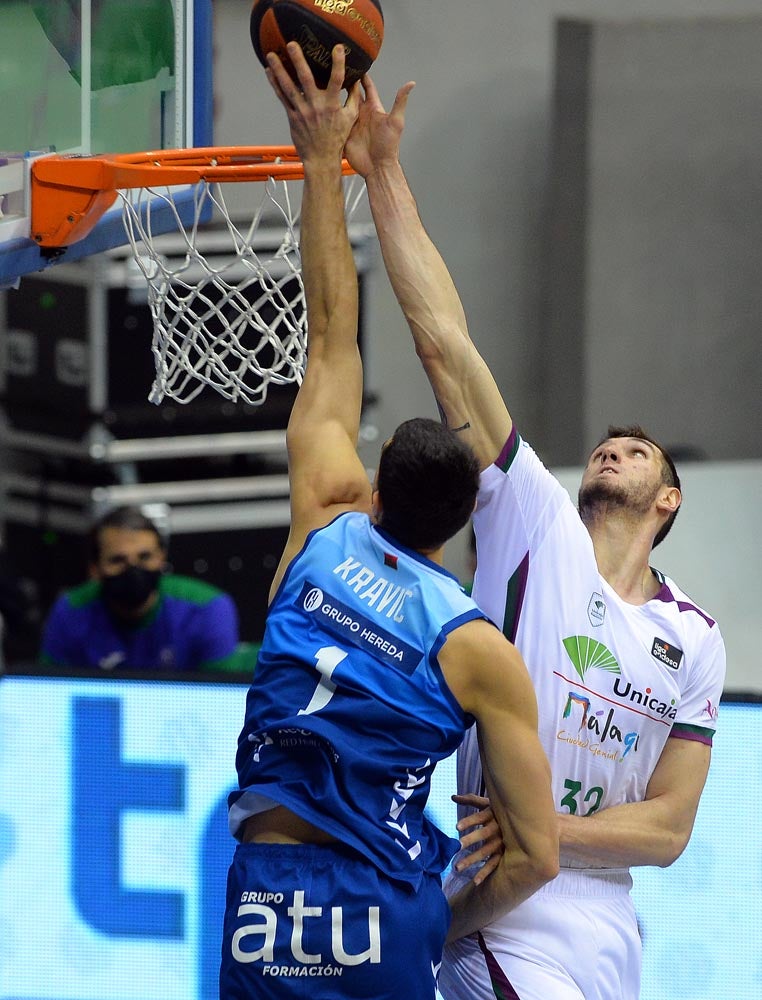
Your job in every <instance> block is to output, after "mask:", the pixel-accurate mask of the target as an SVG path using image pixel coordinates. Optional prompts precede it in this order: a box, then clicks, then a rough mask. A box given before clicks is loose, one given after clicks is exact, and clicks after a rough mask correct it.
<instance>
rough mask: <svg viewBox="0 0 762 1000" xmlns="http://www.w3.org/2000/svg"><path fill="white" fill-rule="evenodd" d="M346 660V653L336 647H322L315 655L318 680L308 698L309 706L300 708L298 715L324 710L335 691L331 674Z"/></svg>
mask: <svg viewBox="0 0 762 1000" xmlns="http://www.w3.org/2000/svg"><path fill="white" fill-rule="evenodd" d="M346 658H347V654H346V652H345V651H344V650H343V649H339V647H338V646H323V647H322V649H319V650H318V651H317V653H315V659H316V660H317V670H318V673H319V674H320V680H319V682H318V686H317V687H316V688H315V691H314V693H313V695H312V697H311V698H310V703H309V705H308V706H307V707H306V708H300V709H299V712H298V714H299V715H312V713H313V712H319V711H320V709H321V708H325V706H326V705H327V704H328V702H329V701H330V700H331V698H332V697H333V693H334V691H335V690H336V685H335V684H334V683H333V681H332V680H331V677H332V675H333V672H334V670H335V669H336V667H338V665H339V664H340V663H341V661H342V660H345V659H346Z"/></svg>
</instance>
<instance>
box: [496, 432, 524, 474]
mask: <svg viewBox="0 0 762 1000" xmlns="http://www.w3.org/2000/svg"><path fill="white" fill-rule="evenodd" d="M520 444H521V438H520V437H519V432H518V431H517V430H516V425H515V424H514V425H513V427H512V428H511V433H510V434H509V435H508V440H507V441H506V442H505V444H504V445H503V450H502V451H501V452H500V454H499V455H498V456H497V458H496V459H495V465H496V466H497V467H498V468H499V469H501V470H502V471H503V472H507V471H508V470H509V469H510V467H511V465H512V464H513V460H514V458H515V457H516V452H517V451H518V450H519V445H520Z"/></svg>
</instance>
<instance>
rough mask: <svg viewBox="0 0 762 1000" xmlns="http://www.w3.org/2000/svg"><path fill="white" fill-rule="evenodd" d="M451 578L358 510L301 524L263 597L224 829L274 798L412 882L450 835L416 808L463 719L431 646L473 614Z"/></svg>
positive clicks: (450, 849) (447, 848) (436, 860)
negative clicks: (276, 582) (309, 528)
mask: <svg viewBox="0 0 762 1000" xmlns="http://www.w3.org/2000/svg"><path fill="white" fill-rule="evenodd" d="M483 617H484V615H483V614H482V612H480V611H479V610H478V608H477V606H476V605H475V604H474V602H473V601H472V600H471V598H470V597H467V596H466V595H465V594H464V593H463V591H462V589H461V587H460V585H459V583H458V581H457V580H456V579H455V577H454V576H452V575H451V574H450V573H448V572H447V571H446V570H443V569H442V568H441V567H440V566H437V565H436V564H434V563H433V562H431V561H430V560H428V559H426V558H425V557H423V556H421V555H419V554H418V553H416V552H413V551H412V550H410V549H407V548H405V547H403V546H400V545H399V544H397V543H396V542H394V541H393V540H392V539H391V537H390V536H389V535H388V534H386V533H385V532H383V531H382V530H381V529H379V528H378V527H376V526H374V525H372V524H371V522H370V520H369V519H368V517H367V516H366V515H364V514H359V513H348V514H343V515H341V516H339V517H338V518H336V519H335V520H334V521H333V522H332V523H331V524H329V525H327V526H326V527H325V528H321V529H319V530H317V531H314V532H312V533H311V534H310V535H309V536H308V538H307V541H306V543H305V546H304V548H303V549H302V551H301V552H300V553H299V555H298V556H296V558H295V559H294V560H293V561H292V562H291V564H290V566H289V567H288V570H287V572H286V574H285V576H284V579H283V581H282V583H281V585H280V588H279V590H278V592H277V594H276V596H275V599H274V601H273V602H272V605H271V607H270V611H269V614H268V619H267V627H266V630H265V636H264V641H263V643H262V648H261V650H260V653H259V659H258V661H257V667H256V674H255V678H254V682H253V684H252V686H251V687H250V689H249V692H248V695H247V699H246V719H245V723H244V728H243V731H242V732H241V736H240V738H239V742H238V754H237V758H236V766H237V769H238V779H239V790H238V791H236V792H233V793H232V794H231V795H230V798H229V820H230V829H231V832H232V833H233V835H234V836H240V833H241V827H242V824H243V822H244V821H245V820H246V818H247V817H248V816H251V815H252V814H254V813H256V812H260V811H262V810H264V809H266V808H269V807H271V806H273V805H276V804H281V805H284V806H287V807H288V808H289V809H291V810H292V811H293V812H294V813H297V814H298V815H299V816H301V817H303V818H304V819H306V820H308V821H309V822H311V823H314V824H315V825H316V826H318V827H320V828H321V829H323V830H325V831H327V832H328V833H330V834H331V835H333V836H335V837H336V838H338V839H339V840H341V841H343V842H344V843H346V844H349V845H350V846H352V847H354V848H355V849H356V850H357V851H359V852H360V853H361V854H363V855H364V856H365V857H366V858H368V859H369V860H370V861H371V862H372V863H373V864H375V865H376V866H377V867H378V868H379V869H380V870H381V871H383V872H385V873H386V874H387V875H388V876H389V877H391V878H394V879H400V880H403V881H405V882H409V883H411V884H412V885H414V886H416V887H417V886H418V884H419V883H420V880H421V877H422V873H423V872H440V871H442V870H443V869H444V868H445V867H446V866H447V864H448V862H449V860H450V858H451V857H452V856H453V854H454V853H455V852H456V851H457V849H458V846H459V845H458V842H457V840H453V839H452V838H450V837H447V836H446V835H445V834H444V833H442V831H441V830H439V829H438V828H437V827H436V826H435V825H434V824H433V823H432V822H431V821H430V820H429V819H428V817H426V816H425V815H424V807H425V805H426V800H427V798H428V794H429V789H430V780H431V774H432V772H433V770H434V767H435V766H436V764H437V763H438V762H439V761H440V760H442V759H443V758H445V757H448V756H449V755H450V754H451V753H453V752H454V750H455V749H456V748H457V747H458V745H459V744H460V742H461V740H462V738H463V734H464V731H465V729H466V728H467V727H468V726H469V725H470V724H471V722H472V721H473V720H472V719H471V718H470V717H469V716H468V715H466V714H465V713H464V712H463V710H462V709H461V707H460V706H459V704H458V703H457V701H456V700H455V698H454V697H453V695H452V693H451V691H450V690H449V688H448V687H447V684H446V683H445V681H444V678H443V676H442V673H441V670H440V667H439V664H438V662H437V653H438V651H439V649H440V647H441V646H442V644H443V642H444V641H445V639H446V638H447V635H448V633H449V632H451V631H452V630H453V629H454V628H457V627H458V626H459V625H462V624H464V623H465V622H468V621H471V620H472V619H475V618H483Z"/></svg>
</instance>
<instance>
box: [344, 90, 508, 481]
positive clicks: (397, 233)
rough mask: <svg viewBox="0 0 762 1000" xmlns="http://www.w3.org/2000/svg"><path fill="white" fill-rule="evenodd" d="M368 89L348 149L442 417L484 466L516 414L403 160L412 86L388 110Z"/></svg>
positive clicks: (493, 456)
mask: <svg viewBox="0 0 762 1000" xmlns="http://www.w3.org/2000/svg"><path fill="white" fill-rule="evenodd" d="M363 86H364V91H365V96H364V100H363V101H362V103H361V106H360V114H359V118H358V120H357V123H356V124H355V126H354V128H353V130H352V133H351V135H350V137H349V142H348V143H347V148H346V154H347V157H348V159H349V161H350V163H351V164H352V166H353V167H354V168H355V170H356V171H357V172H358V173H359V174H362V176H363V177H364V178H365V182H366V185H367V189H368V198H369V201H370V207H371V211H372V213H373V220H374V222H375V225H376V230H377V232H378V237H379V242H380V244H381V252H382V254H383V258H384V264H385V266H386V270H387V273H388V275H389V279H390V281H391V284H392V288H393V289H394V293H395V295H396V297H397V300H398V301H399V303H400V306H401V307H402V311H403V313H404V314H405V318H406V320H407V322H408V325H409V327H410V330H411V333H412V334H413V340H414V342H415V349H416V352H417V354H418V356H419V358H420V359H421V362H422V363H423V367H424V369H425V371H426V375H427V376H428V379H429V382H430V383H431V386H432V388H433V390H434V395H435V397H436V400H437V404H438V406H439V409H440V412H441V414H442V416H443V419H444V420H446V422H447V424H448V426H449V427H451V428H453V429H460V428H463V433H464V436H465V437H466V440H467V441H468V443H469V444H470V445H471V447H472V448H473V449H474V451H475V453H476V455H477V458H478V459H479V462H480V463H481V465H482V467H483V468H485V467H486V466H487V465H489V464H490V463H491V462H493V461H494V460H495V458H496V457H497V456H498V454H499V453H500V450H501V449H502V447H503V445H504V443H505V441H506V438H507V437H508V435H509V433H510V430H511V418H510V415H509V413H508V410H507V408H506V406H505V403H504V402H503V399H502V397H501V395H500V391H499V390H498V388H497V385H496V384H495V380H494V379H493V377H492V374H491V372H490V371H489V368H488V367H487V365H486V363H485V362H484V360H483V358H482V357H481V355H480V354H479V352H478V351H477V350H476V347H475V346H474V344H473V341H472V340H471V338H470V337H469V334H468V327H467V323H466V317H465V314H464V311H463V306H462V303H461V301H460V297H459V295H458V292H457V289H456V288H455V284H454V283H453V280H452V277H451V276H450V273H449V271H448V270H447V267H446V265H445V263H444V261H443V259H442V257H441V255H440V253H439V251H438V250H437V248H436V247H435V246H434V243H433V242H432V240H431V238H430V237H429V235H428V233H427V232H426V230H425V229H424V226H423V223H422V222H421V218H420V216H419V214H418V208H417V205H416V203H415V199H414V198H413V195H412V192H411V190H410V187H409V185H408V182H407V179H406V177H405V174H404V172H403V170H402V166H401V164H400V160H399V146H400V139H401V137H402V132H403V129H404V125H405V109H406V107H407V101H408V97H409V96H410V92H411V91H412V89H413V87H414V84H413V83H408V84H405V86H404V87H402V88H401V89H400V90H399V92H398V93H397V96H396V99H395V101H394V106H393V107H392V110H391V111H390V112H389V113H388V114H387V113H386V112H385V110H384V108H383V105H382V104H381V101H380V99H379V96H378V92H377V91H376V88H375V85H374V84H373V81H372V80H371V79H370V78H369V77H367V76H366V77H365V78H364V79H363Z"/></svg>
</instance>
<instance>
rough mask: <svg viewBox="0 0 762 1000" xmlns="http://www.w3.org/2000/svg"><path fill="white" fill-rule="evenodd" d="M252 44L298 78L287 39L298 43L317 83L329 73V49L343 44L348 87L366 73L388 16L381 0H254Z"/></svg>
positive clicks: (323, 83)
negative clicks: (273, 53)
mask: <svg viewBox="0 0 762 1000" xmlns="http://www.w3.org/2000/svg"><path fill="white" fill-rule="evenodd" d="M250 27H251V42H252V45H253V46H254V51H255V52H256V54H257V58H258V59H259V61H260V62H261V63H262V65H263V66H266V65H267V63H266V62H265V56H266V55H267V53H268V52H276V53H277V54H278V55H279V56H280V58H281V59H282V60H283V63H284V65H285V66H286V68H287V69H288V71H289V73H290V74H291V75H292V76H294V77H295V74H294V70H293V67H292V66H291V63H290V61H289V59H288V56H287V55H286V44H287V43H288V42H299V44H300V45H301V47H302V51H303V52H304V55H305V57H306V59H307V62H308V63H309V65H310V68H311V69H312V74H313V76H314V77H315V82H316V83H317V85H318V87H326V86H327V85H328V80H329V78H330V76H331V52H332V51H333V49H334V47H335V46H336V45H343V46H344V48H345V49H346V53H347V61H346V74H345V76H344V86H345V87H351V86H352V84H354V83H355V82H356V81H357V80H359V79H360V77H361V76H362V75H363V74H364V73H367V71H368V70H369V69H370V67H371V65H372V64H373V62H374V60H375V58H376V56H377V55H378V52H379V49H380V48H381V42H382V41H383V38H384V15H383V14H382V13H381V7H380V5H379V3H378V0H254V6H253V7H252V10H251V22H250Z"/></svg>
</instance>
